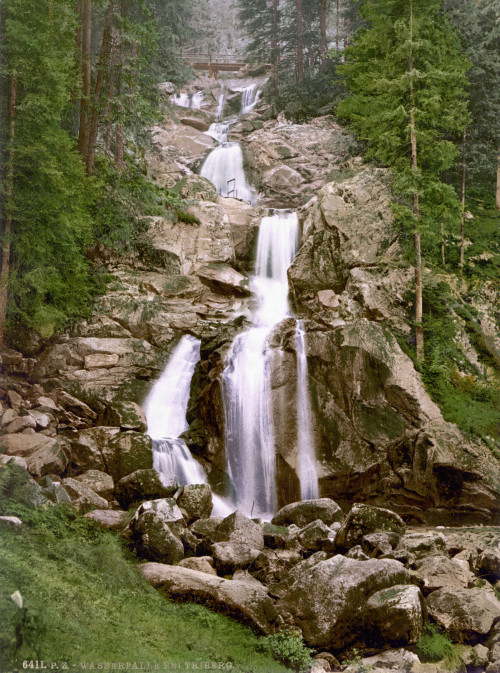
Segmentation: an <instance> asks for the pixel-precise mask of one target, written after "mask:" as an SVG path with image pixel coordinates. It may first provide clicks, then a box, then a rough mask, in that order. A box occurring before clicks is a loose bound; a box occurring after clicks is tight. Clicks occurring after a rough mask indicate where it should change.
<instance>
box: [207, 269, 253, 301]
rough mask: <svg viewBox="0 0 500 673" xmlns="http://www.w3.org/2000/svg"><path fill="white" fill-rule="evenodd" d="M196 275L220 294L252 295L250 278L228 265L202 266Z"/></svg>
mask: <svg viewBox="0 0 500 673" xmlns="http://www.w3.org/2000/svg"><path fill="white" fill-rule="evenodd" d="M196 275H197V276H198V278H199V279H200V280H201V282H202V283H203V284H204V285H208V287H209V288H211V289H213V290H214V291H215V292H219V293H220V294H235V295H237V296H243V297H249V296H250V295H251V290H250V281H249V280H248V278H247V277H246V276H244V275H243V274H242V273H239V272H238V271H236V270H235V269H233V268H232V267H231V266H228V265H227V264H212V265H210V266H202V267H201V268H199V269H198V271H197V272H196Z"/></svg>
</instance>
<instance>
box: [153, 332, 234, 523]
mask: <svg viewBox="0 0 500 673" xmlns="http://www.w3.org/2000/svg"><path fill="white" fill-rule="evenodd" d="M199 359H200V341H198V339H195V338H194V337H192V336H189V335H185V336H183V337H182V339H181V340H180V341H179V344H178V345H177V347H176V349H175V350H174V352H173V353H172V355H171V357H170V359H169V361H168V363H167V366H166V367H165V370H164V371H163V374H162V375H161V376H160V378H159V379H158V381H157V382H156V383H155V385H154V386H153V388H152V389H151V392H150V393H149V395H148V396H147V398H146V400H145V402H144V404H143V408H144V413H145V415H146V419H147V422H148V433H149V435H150V436H151V437H152V439H153V467H154V469H155V470H156V471H157V472H158V474H159V475H160V479H161V480H162V482H163V483H164V484H165V485H170V484H171V483H172V481H174V480H176V481H177V483H178V485H179V486H187V485H188V484H206V483H207V477H206V474H205V472H204V470H203V468H202V466H201V465H200V463H199V462H198V461H197V460H196V459H195V458H193V456H192V455H191V452H190V450H189V449H188V447H187V445H186V442H185V441H184V440H183V439H180V438H179V435H180V434H181V433H183V432H184V431H185V430H187V429H188V423H187V421H186V411H187V406H188V402H189V394H190V388H191V379H192V378H193V374H194V370H195V367H196V364H197V362H198V360H199ZM212 500H213V503H214V507H213V510H212V516H227V515H228V514H230V513H231V512H233V511H234V507H232V506H231V505H230V504H229V503H227V502H226V500H225V499H223V498H220V497H219V496H217V495H213V496H212Z"/></svg>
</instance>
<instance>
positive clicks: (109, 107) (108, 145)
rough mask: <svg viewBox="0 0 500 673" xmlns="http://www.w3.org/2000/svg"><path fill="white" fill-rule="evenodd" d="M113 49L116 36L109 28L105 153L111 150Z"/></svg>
mask: <svg viewBox="0 0 500 673" xmlns="http://www.w3.org/2000/svg"><path fill="white" fill-rule="evenodd" d="M115 51H116V38H115V36H114V31H113V30H111V51H110V55H109V67H108V78H107V79H108V104H107V105H106V153H107V154H109V153H110V152H111V141H112V137H113V122H112V118H113V105H114V100H113V99H114V96H115V73H114V67H115Z"/></svg>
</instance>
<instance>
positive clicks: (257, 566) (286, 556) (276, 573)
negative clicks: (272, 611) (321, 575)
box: [252, 549, 324, 585]
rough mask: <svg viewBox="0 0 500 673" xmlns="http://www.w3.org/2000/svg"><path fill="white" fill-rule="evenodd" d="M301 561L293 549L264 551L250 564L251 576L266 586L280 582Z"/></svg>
mask: <svg viewBox="0 0 500 673" xmlns="http://www.w3.org/2000/svg"><path fill="white" fill-rule="evenodd" d="M323 558H324V557H323ZM301 560H302V556H301V555H300V553H299V552H298V551H297V550H294V549H264V550H263V551H261V553H260V554H259V555H258V556H257V558H256V559H255V561H254V562H253V564H252V574H253V575H254V577H256V578H257V579H258V580H259V581H260V582H262V583H263V584H266V585H267V584H272V583H274V582H281V581H282V580H284V579H285V578H286V577H287V576H288V575H289V573H290V571H291V570H292V568H294V566H297V564H300V561H301Z"/></svg>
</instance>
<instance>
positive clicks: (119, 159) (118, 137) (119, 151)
mask: <svg viewBox="0 0 500 673" xmlns="http://www.w3.org/2000/svg"><path fill="white" fill-rule="evenodd" d="M121 19H122V26H121V43H120V72H119V75H118V96H119V103H118V122H117V124H116V133H115V166H116V168H117V170H118V171H121V170H122V168H123V121H122V116H123V94H124V93H125V72H124V71H125V26H124V22H125V0H122V5H121Z"/></svg>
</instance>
